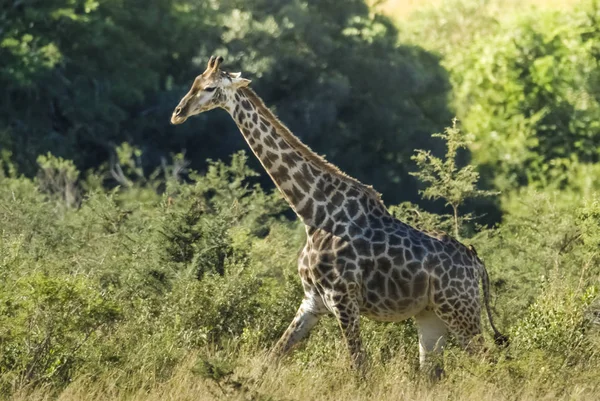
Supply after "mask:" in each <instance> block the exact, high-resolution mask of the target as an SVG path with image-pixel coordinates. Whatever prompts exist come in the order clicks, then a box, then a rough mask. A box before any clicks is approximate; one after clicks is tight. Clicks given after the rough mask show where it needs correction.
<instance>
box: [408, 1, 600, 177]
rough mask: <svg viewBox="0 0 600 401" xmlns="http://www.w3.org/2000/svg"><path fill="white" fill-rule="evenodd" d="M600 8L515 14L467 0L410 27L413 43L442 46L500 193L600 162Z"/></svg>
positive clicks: (462, 114)
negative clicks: (599, 11)
mask: <svg viewBox="0 0 600 401" xmlns="http://www.w3.org/2000/svg"><path fill="white" fill-rule="evenodd" d="M450 9H451V10H452V12H449V10H450ZM599 9H600V8H599V7H598V3H597V1H586V2H583V3H582V5H581V7H579V9H578V10H576V11H569V12H550V11H542V10H538V9H534V10H531V11H530V12H529V11H521V12H519V13H507V12H506V10H505V9H503V8H502V6H501V5H500V4H499V2H493V1H479V0H477V1H470V0H468V1H461V0H459V1H453V2H449V3H448V4H447V5H446V7H444V8H442V9H440V10H435V11H432V12H431V13H424V14H422V15H421V16H420V20H419V21H417V22H415V24H414V26H412V27H411V29H412V31H413V32H414V33H413V35H414V37H413V40H414V41H417V42H419V43H426V44H427V46H428V47H430V48H435V49H436V50H438V51H441V52H443V54H444V57H445V61H444V65H445V66H446V67H447V68H448V71H449V72H450V76H451V82H452V86H453V88H454V91H453V92H454V93H453V95H454V105H455V107H456V110H457V114H458V116H459V118H460V119H461V121H462V122H463V124H464V127H465V129H466V130H468V131H469V132H472V133H473V134H474V135H475V137H476V139H477V146H476V147H475V146H473V147H472V150H473V156H474V159H475V160H476V162H477V163H479V164H484V165H485V170H486V171H487V177H486V178H487V179H493V180H494V182H495V185H496V186H497V187H498V188H499V189H509V188H515V187H518V186H521V185H524V184H528V183H529V184H532V185H538V186H548V185H552V184H557V185H562V186H564V185H567V184H573V182H572V178H573V177H571V176H570V174H569V173H568V171H570V170H572V169H574V168H578V166H579V165H580V164H588V163H595V162H597V161H598V160H599V157H600V153H599V152H600V151H599V148H598V146H597V144H598V141H599V138H600V125H599V124H598V121H599V120H600V118H599V117H600V103H599V99H598V96H597V94H598V83H599V82H600V79H599V76H598V71H600V69H598V55H599V53H598V42H599V40H600V37H599V36H598V33H599V32H600V31H599V30H598V25H597V20H598V10H599ZM436 22H440V26H441V29H437V28H438V27H436V29H427V27H428V26H431V25H432V24H435V23H436ZM455 27H459V29H457V30H456V31H452V30H453V29H454V28H455ZM464 37H469V38H471V39H470V40H469V41H468V42H465V41H464V40H460V38H464ZM457 38H458V39H457Z"/></svg>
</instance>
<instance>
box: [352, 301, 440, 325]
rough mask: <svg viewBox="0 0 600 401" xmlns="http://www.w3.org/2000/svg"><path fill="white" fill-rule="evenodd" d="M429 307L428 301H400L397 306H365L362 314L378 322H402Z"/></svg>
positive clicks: (361, 311) (361, 309) (361, 310)
mask: <svg viewBox="0 0 600 401" xmlns="http://www.w3.org/2000/svg"><path fill="white" fill-rule="evenodd" d="M427 305H428V302H427V299H420V300H415V301H400V302H399V303H395V304H391V303H390V304H388V305H385V304H384V305H378V306H370V305H369V306H363V307H361V308H360V314H361V315H362V316H366V317H368V318H369V319H372V320H376V321H378V322H401V321H403V320H406V319H409V318H411V317H413V316H415V315H416V314H418V313H419V312H421V311H422V310H423V309H425V307H426V306H427Z"/></svg>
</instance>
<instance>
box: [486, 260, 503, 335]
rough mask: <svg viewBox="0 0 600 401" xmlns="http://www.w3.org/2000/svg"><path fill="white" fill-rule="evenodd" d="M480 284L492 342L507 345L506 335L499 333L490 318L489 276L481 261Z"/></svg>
mask: <svg viewBox="0 0 600 401" xmlns="http://www.w3.org/2000/svg"><path fill="white" fill-rule="evenodd" d="M481 272H482V274H481V284H482V286H483V301H484V303H485V310H486V312H487V315H488V319H489V320H490V326H492V330H493V331H494V342H495V343H496V345H501V346H508V344H509V340H508V336H506V335H504V334H502V333H500V332H499V331H498V329H497V328H496V326H495V325H494V320H493V319H492V310H491V308H490V277H489V276H488V272H487V269H486V268H485V265H484V264H483V262H482V263H481Z"/></svg>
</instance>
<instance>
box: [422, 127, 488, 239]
mask: <svg viewBox="0 0 600 401" xmlns="http://www.w3.org/2000/svg"><path fill="white" fill-rule="evenodd" d="M432 136H433V137H437V138H442V139H443V140H444V141H446V147H447V149H448V150H447V151H446V156H445V160H442V159H440V158H439V157H435V156H433V155H432V154H431V152H429V151H426V150H422V149H418V150H417V151H416V152H417V153H416V154H415V155H414V156H413V157H412V159H413V160H414V161H415V162H416V164H417V167H418V168H419V171H416V172H413V173H410V174H411V175H414V176H415V177H417V178H418V179H419V180H421V181H422V182H423V183H425V184H426V185H427V188H425V189H424V190H422V191H419V193H420V194H421V195H422V196H423V197H424V198H425V199H433V200H437V199H443V200H445V201H446V206H450V207H451V208H452V220H453V228H454V236H455V237H456V238H459V228H460V226H461V224H462V223H463V222H464V221H468V220H471V219H473V216H472V214H471V213H466V214H464V215H462V216H459V213H458V208H459V207H460V205H462V204H463V203H464V202H465V200H467V199H470V198H478V197H486V196H494V195H496V194H497V192H494V191H486V190H481V189H477V181H478V180H479V173H478V172H477V171H476V170H475V166H474V165H471V164H469V165H466V166H464V167H462V168H459V167H458V166H457V163H456V158H457V155H458V151H459V149H466V148H467V147H468V145H469V144H470V143H471V138H470V136H469V135H466V134H465V133H463V132H462V131H461V130H460V128H459V127H458V120H457V119H456V118H455V119H453V120H452V127H446V129H445V130H444V133H443V134H439V133H437V134H433V135H432Z"/></svg>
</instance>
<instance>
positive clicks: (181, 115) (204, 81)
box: [171, 56, 250, 124]
mask: <svg viewBox="0 0 600 401" xmlns="http://www.w3.org/2000/svg"><path fill="white" fill-rule="evenodd" d="M222 62H223V57H221V56H219V57H214V56H212V57H211V58H210V60H208V65H207V66H206V71H204V72H203V73H202V74H200V75H198V76H197V77H196V79H194V83H193V84H192V87H191V89H190V90H189V92H188V93H187V94H186V95H185V96H184V97H183V98H182V99H181V101H180V102H179V104H178V105H177V107H176V108H175V110H174V111H173V115H172V116H171V123H172V124H181V123H183V122H184V121H185V120H187V119H188V117H191V116H193V115H196V114H200V113H203V112H205V111H208V110H212V109H214V108H216V107H223V106H224V105H225V100H226V99H227V98H228V97H229V96H228V95H230V94H232V93H233V92H234V91H235V90H236V89H238V88H241V87H244V86H248V84H249V83H250V80H248V79H245V78H242V77H241V74H240V73H239V72H237V73H232V72H231V73H230V72H225V71H221V68H220V66H221V63H222Z"/></svg>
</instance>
